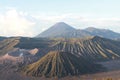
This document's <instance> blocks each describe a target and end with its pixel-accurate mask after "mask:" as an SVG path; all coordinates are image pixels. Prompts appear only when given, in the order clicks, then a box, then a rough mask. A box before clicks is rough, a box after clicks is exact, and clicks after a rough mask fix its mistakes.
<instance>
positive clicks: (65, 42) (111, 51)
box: [50, 36, 120, 61]
mask: <svg viewBox="0 0 120 80" xmlns="http://www.w3.org/2000/svg"><path fill="white" fill-rule="evenodd" d="M50 48H51V50H58V51H59V50H60V51H65V52H70V53H73V54H74V55H78V56H83V57H85V58H87V59H94V60H98V61H99V60H109V59H117V58H120V42H118V41H114V40H110V39H105V38H101V37H98V36H95V37H89V38H86V39H85V38H84V39H77V38H72V39H56V40H55V41H54V43H52V45H51V47H50Z"/></svg>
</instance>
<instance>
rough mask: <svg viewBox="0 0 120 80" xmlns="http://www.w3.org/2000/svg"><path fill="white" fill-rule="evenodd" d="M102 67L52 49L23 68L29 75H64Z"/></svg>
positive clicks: (96, 69)
mask: <svg viewBox="0 0 120 80" xmlns="http://www.w3.org/2000/svg"><path fill="white" fill-rule="evenodd" d="M101 69H102V67H101V66H100V65H98V64H94V63H92V62H90V61H87V60H85V59H84V58H82V57H80V58H78V57H76V56H75V55H73V54H71V53H68V52H59V51H50V52H49V53H48V54H46V55H45V56H44V57H42V58H41V59H40V60H38V61H37V62H35V63H33V64H30V65H28V66H26V67H24V68H23V73H24V74H27V75H29V76H45V77H55V76H57V77H64V76H69V75H79V74H85V73H93V72H96V71H100V70H101Z"/></svg>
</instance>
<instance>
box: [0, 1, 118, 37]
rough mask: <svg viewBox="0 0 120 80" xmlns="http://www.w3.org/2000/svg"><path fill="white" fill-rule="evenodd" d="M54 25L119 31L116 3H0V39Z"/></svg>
mask: <svg viewBox="0 0 120 80" xmlns="http://www.w3.org/2000/svg"><path fill="white" fill-rule="evenodd" d="M56 22H66V23H68V24H70V25H71V26H73V27H75V28H78V29H84V28H87V27H96V28H105V29H111V30H114V31H116V32H120V0H0V36H31V37H32V36H35V35H37V34H39V33H40V32H42V31H44V30H45V29H47V28H49V27H50V26H52V25H53V24H55V23H56Z"/></svg>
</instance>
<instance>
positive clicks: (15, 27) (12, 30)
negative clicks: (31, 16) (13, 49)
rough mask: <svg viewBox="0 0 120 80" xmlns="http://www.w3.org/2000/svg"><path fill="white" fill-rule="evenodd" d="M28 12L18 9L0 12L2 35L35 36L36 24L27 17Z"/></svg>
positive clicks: (0, 32) (0, 33)
mask: <svg viewBox="0 0 120 80" xmlns="http://www.w3.org/2000/svg"><path fill="white" fill-rule="evenodd" d="M26 16H27V14H26V13H24V12H18V11H17V10H16V9H8V10H7V11H5V12H4V14H0V30H1V31H0V35H2V36H34V24H35V22H33V21H30V20H28V19H27V18H26Z"/></svg>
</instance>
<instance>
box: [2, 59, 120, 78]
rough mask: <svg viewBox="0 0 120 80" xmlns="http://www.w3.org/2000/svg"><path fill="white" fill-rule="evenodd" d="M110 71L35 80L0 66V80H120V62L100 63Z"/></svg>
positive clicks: (11, 68)
mask: <svg viewBox="0 0 120 80" xmlns="http://www.w3.org/2000/svg"><path fill="white" fill-rule="evenodd" d="M100 64H102V65H103V66H105V67H106V68H107V69H108V71H107V72H101V73H96V74H87V75H81V76H73V77H71V76H68V77H64V78H60V79H57V78H51V79H50V78H40V77H38V78H35V77H28V76H24V75H20V74H19V73H17V72H16V70H15V68H14V67H13V66H10V65H9V64H8V65H0V80H111V78H112V80H120V60H113V61H107V62H100Z"/></svg>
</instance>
